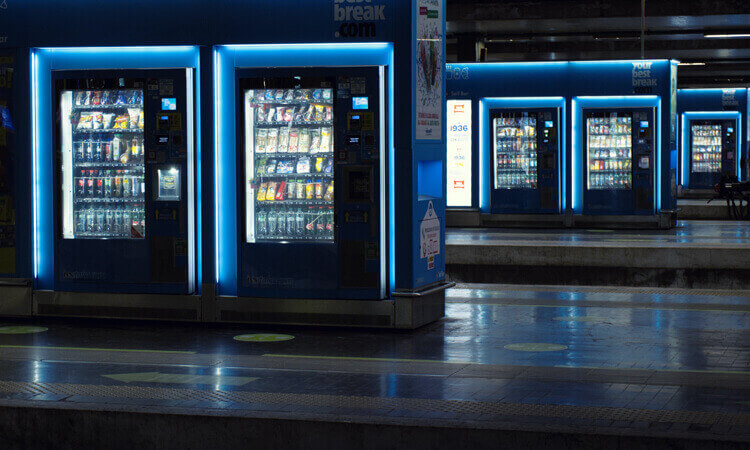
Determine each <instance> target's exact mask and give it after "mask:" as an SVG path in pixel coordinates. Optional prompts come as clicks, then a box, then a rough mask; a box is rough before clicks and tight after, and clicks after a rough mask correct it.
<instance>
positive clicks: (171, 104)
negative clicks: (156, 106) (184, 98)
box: [161, 98, 177, 111]
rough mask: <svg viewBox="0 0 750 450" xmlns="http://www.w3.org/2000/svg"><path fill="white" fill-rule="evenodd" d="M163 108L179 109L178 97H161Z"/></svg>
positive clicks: (167, 109)
mask: <svg viewBox="0 0 750 450" xmlns="http://www.w3.org/2000/svg"><path fill="white" fill-rule="evenodd" d="M161 110H162V111H177V99H176V98H163V99H161Z"/></svg>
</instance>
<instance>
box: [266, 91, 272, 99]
mask: <svg viewBox="0 0 750 450" xmlns="http://www.w3.org/2000/svg"><path fill="white" fill-rule="evenodd" d="M265 99H266V101H273V89H268V90H266V96H265Z"/></svg>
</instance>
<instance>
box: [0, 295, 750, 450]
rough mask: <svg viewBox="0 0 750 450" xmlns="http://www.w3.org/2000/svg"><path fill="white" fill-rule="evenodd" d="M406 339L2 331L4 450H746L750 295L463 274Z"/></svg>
mask: <svg viewBox="0 0 750 450" xmlns="http://www.w3.org/2000/svg"><path fill="white" fill-rule="evenodd" d="M447 301H448V303H447V317H446V318H445V319H443V320H441V321H438V322H436V323H433V324H430V325H427V326H425V327H422V328H420V329H418V330H415V331H392V330H361V329H357V330H355V329H320V328H316V329H312V328H301V327H296V328H295V327H283V328H281V327H272V328H269V327H252V328H249V327H246V326H243V327H230V326H222V327H218V326H198V325H195V326H186V325H179V324H165V323H160V322H152V323H132V322H121V321H96V322H95V321H71V320H51V319H45V320H41V319H37V320H35V321H33V322H31V321H20V320H14V321H11V322H8V321H5V322H3V323H0V446H2V447H3V448H40V447H45V448H46V447H54V448H101V447H102V446H104V445H103V443H107V445H106V446H107V447H108V448H134V447H140V448H153V447H157V446H158V447H161V448H204V447H213V448H248V447H249V446H251V447H252V448H260V449H264V448H306V449H319V448H320V449H323V448H326V449H329V448H364V449H382V448H413V449H427V448H430V449H433V448H477V449H484V448H493V449H497V448H566V447H574V448H657V447H658V448H664V447H669V448H696V449H697V448H701V449H705V448H711V449H715V448H747V445H750V369H749V367H750V348H749V347H748V329H749V328H750V292H748V291H744V292H740V291H722V292H721V293H720V295H716V293H712V294H703V293H698V294H695V293H690V292H688V291H681V292H675V291H674V290H672V291H669V292H667V291H662V292H658V293H654V292H644V291H643V290H639V289H631V290H621V291H620V292H593V291H591V290H590V289H589V288H564V289H557V290H551V289H541V290H539V289H537V288H534V287H533V286H503V285H459V286H457V287H456V288H453V289H450V290H449V291H448V292H447Z"/></svg>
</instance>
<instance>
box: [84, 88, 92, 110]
mask: <svg viewBox="0 0 750 450" xmlns="http://www.w3.org/2000/svg"><path fill="white" fill-rule="evenodd" d="M83 106H91V91H86V95H84V96H83Z"/></svg>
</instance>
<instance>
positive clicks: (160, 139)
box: [156, 136, 169, 145]
mask: <svg viewBox="0 0 750 450" xmlns="http://www.w3.org/2000/svg"><path fill="white" fill-rule="evenodd" d="M156 140H157V143H158V144H159V145H167V144H169V136H157V137H156Z"/></svg>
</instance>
